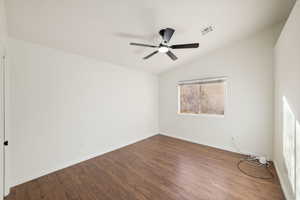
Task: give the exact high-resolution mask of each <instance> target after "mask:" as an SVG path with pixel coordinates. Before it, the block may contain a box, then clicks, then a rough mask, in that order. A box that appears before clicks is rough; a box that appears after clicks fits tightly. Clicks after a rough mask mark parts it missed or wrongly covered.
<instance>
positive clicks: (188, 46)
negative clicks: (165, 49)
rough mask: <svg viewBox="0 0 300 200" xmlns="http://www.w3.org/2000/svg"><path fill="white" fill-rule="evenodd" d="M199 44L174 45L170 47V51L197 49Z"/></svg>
mask: <svg viewBox="0 0 300 200" xmlns="http://www.w3.org/2000/svg"><path fill="white" fill-rule="evenodd" d="M198 47H199V43H190V44H175V45H172V46H170V48H171V49H189V48H198Z"/></svg>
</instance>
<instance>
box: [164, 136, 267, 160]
mask: <svg viewBox="0 0 300 200" xmlns="http://www.w3.org/2000/svg"><path fill="white" fill-rule="evenodd" d="M160 134H161V135H165V136H168V137H172V138H176V139H180V140H184V141H187V142H192V143H195V144H201V145H205V146H209V147H213V148H216V149H221V150H224V151H229V152H232V153H237V154H242V155H252V156H257V154H255V153H253V152H247V151H236V150H234V149H233V148H232V149H229V148H224V147H220V146H216V145H211V144H205V143H200V142H197V141H194V140H191V139H188V138H184V137H179V136H174V135H171V134H168V133H164V132H160ZM270 161H272V160H270Z"/></svg>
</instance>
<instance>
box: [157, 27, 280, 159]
mask: <svg viewBox="0 0 300 200" xmlns="http://www.w3.org/2000/svg"><path fill="white" fill-rule="evenodd" d="M280 28H281V26H280V25H277V26H275V27H273V28H272V29H270V30H266V31H263V32H261V33H259V34H257V35H254V36H252V37H250V38H247V39H245V40H242V41H240V42H237V43H235V44H233V45H230V46H227V47H225V48H222V49H219V50H217V51H214V52H211V53H209V54H207V55H204V56H201V57H199V58H197V59H195V60H194V61H193V62H191V63H187V64H186V65H185V66H182V67H181V68H177V69H175V70H172V71H169V72H166V73H164V74H162V75H160V77H159V89H160V91H159V94H160V99H159V102H160V103H159V123H160V132H161V133H163V134H167V135H171V136H175V137H178V138H183V139H186V140H191V141H193V142H197V143H201V144H205V145H210V146H215V147H218V148H222V149H226V150H230V151H237V150H238V149H239V150H240V151H241V152H243V153H252V154H259V155H265V156H267V157H268V158H272V135H273V76H272V75H273V69H272V68H273V47H274V45H275V41H276V38H277V36H278V34H279V30H280ZM200 48H201V46H200ZM214 76H227V77H228V88H227V89H228V95H227V99H226V104H227V105H226V111H225V112H226V113H225V117H213V116H192V115H178V114H177V88H176V86H177V82H178V81H180V80H189V79H197V78H204V77H214ZM232 137H234V140H235V141H236V145H237V147H238V149H237V148H236V147H235V146H234V145H233V142H232V139H231V138H232Z"/></svg>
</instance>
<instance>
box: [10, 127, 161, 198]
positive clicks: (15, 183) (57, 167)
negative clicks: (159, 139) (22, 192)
mask: <svg viewBox="0 0 300 200" xmlns="http://www.w3.org/2000/svg"><path fill="white" fill-rule="evenodd" d="M157 134H158V133H155V134H151V135H149V136H147V137H142V138H138V139H136V140H133V141H130V142H128V143H126V144H123V145H119V146H115V147H112V148H110V149H107V150H106V151H103V152H97V153H93V154H90V155H87V156H85V157H82V158H79V159H76V160H72V161H67V162H65V163H64V164H60V165H58V166H56V167H53V168H49V169H46V170H43V171H39V172H36V173H33V174H31V175H30V176H27V177H24V178H23V179H19V180H18V181H17V182H14V183H12V184H11V186H10V188H12V187H14V186H17V185H19V184H22V183H26V182H28V181H31V180H34V179H36V178H39V177H42V176H45V175H47V174H50V173H53V172H55V171H58V170H61V169H64V168H67V167H70V166H72V165H75V164H78V163H80V162H83V161H86V160H89V159H92V158H94V157H97V156H101V155H103V154H105V153H109V152H111V151H114V150H117V149H120V148H123V147H125V146H128V145H130V144H134V143H136V142H139V141H142V140H145V139H147V138H150V137H152V136H154V135H157ZM8 194H9V189H8V191H5V195H6V196H7V195H8Z"/></svg>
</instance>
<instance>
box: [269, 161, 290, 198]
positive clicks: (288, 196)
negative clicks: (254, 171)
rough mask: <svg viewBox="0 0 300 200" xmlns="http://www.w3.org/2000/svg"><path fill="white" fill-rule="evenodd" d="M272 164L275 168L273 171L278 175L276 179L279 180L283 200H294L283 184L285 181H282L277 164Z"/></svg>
mask: <svg viewBox="0 0 300 200" xmlns="http://www.w3.org/2000/svg"><path fill="white" fill-rule="evenodd" d="M273 163H274V167H275V170H276V172H277V175H278V178H279V182H280V186H281V188H282V191H283V194H284V197H285V199H286V200H295V198H294V197H293V195H292V194H291V193H290V190H289V188H287V186H286V184H284V183H285V181H284V179H283V175H282V173H281V170H280V169H279V167H278V164H277V162H276V161H275V160H274V161H273Z"/></svg>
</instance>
